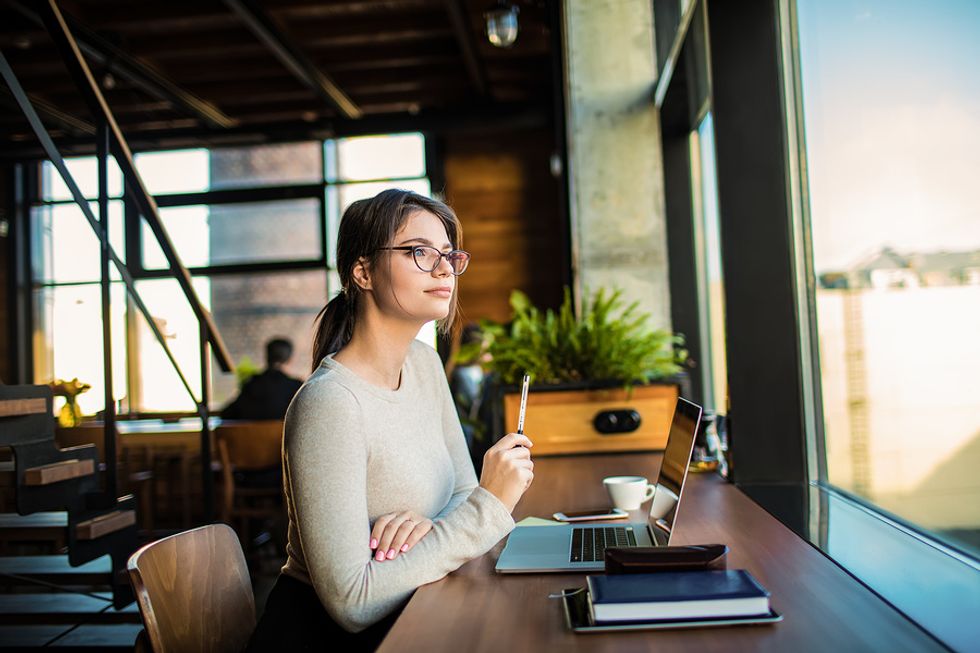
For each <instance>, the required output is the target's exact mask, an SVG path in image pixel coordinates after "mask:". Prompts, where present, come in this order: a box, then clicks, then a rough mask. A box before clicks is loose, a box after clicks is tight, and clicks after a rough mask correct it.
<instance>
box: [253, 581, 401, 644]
mask: <svg viewBox="0 0 980 653" xmlns="http://www.w3.org/2000/svg"><path fill="white" fill-rule="evenodd" d="M399 614H401V610H398V611H397V612H395V613H393V614H391V615H389V616H387V617H385V618H384V619H383V620H382V621H379V622H378V623H376V624H374V625H373V626H370V627H369V628H367V629H365V630H362V631H361V632H359V633H349V632H347V631H346V630H344V629H343V628H341V627H340V625H339V624H338V623H337V622H336V621H334V620H333V619H332V618H331V617H330V615H329V614H327V611H326V610H325V609H324V608H323V604H321V603H320V598H319V597H318V596H317V595H316V590H314V589H313V587H312V586H310V585H307V584H306V583H304V582H303V581H300V580H296V579H295V578H292V577H290V576H287V575H285V574H279V578H278V579H276V584H275V586H274V587H273V588H272V592H271V593H270V594H269V600H268V601H266V604H265V611H264V612H263V613H262V617H261V618H260V619H259V623H258V625H257V626H256V627H255V632H254V633H252V638H251V639H250V640H249V642H248V648H247V649H246V650H247V651H248V653H257V652H263V651H274V652H275V653H282V652H284V651H326V650H328V649H329V650H341V651H365V652H368V651H374V650H375V649H376V648H378V646H379V645H380V644H381V640H383V639H384V637H385V635H387V634H388V631H389V630H390V629H391V626H392V625H393V624H394V623H395V620H396V619H398V615H399Z"/></svg>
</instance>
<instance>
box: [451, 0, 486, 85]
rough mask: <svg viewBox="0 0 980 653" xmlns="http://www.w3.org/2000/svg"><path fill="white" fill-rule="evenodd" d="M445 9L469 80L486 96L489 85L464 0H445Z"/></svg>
mask: <svg viewBox="0 0 980 653" xmlns="http://www.w3.org/2000/svg"><path fill="white" fill-rule="evenodd" d="M445 1H446V11H448V12H449V22H450V23H452V26H453V35H454V36H455V37H456V43H458V44H459V49H460V50H461V51H462V53H463V62H464V63H465V64H466V72H467V73H469V76H470V81H471V82H473V86H474V87H475V88H476V90H477V92H478V93H479V94H480V95H482V96H484V97H485V96H486V95H488V94H489V90H490V85H489V84H488V82H487V73H486V70H485V69H484V68H483V63H482V62H481V61H480V57H479V55H478V50H477V45H476V39H475V38H474V37H473V30H472V29H470V22H469V14H468V13H467V10H466V2H465V0H445Z"/></svg>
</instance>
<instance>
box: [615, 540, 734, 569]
mask: <svg viewBox="0 0 980 653" xmlns="http://www.w3.org/2000/svg"><path fill="white" fill-rule="evenodd" d="M727 558H728V546H726V545H724V544H697V545H688V546H643V547H631V548H615V547H613V548H609V549H606V573H607V574H647V573H652V572H657V571H701V570H705V569H725V568H726V567H727V566H728V562H727Z"/></svg>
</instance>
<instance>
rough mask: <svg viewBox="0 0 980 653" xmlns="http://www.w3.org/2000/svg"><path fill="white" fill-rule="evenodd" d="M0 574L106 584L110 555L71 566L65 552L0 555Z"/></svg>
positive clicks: (55, 580)
mask: <svg viewBox="0 0 980 653" xmlns="http://www.w3.org/2000/svg"><path fill="white" fill-rule="evenodd" d="M0 574H13V575H16V576H21V577H24V578H30V579H32V580H42V581H46V582H48V583H62V584H68V585H108V584H109V582H110V581H111V579H112V558H110V557H109V556H107V555H106V556H102V557H101V558H96V559H95V560H92V561H91V562H86V563H85V564H83V565H79V566H77V567H72V566H71V564H70V563H69V562H68V556H64V555H52V556H2V557H0Z"/></svg>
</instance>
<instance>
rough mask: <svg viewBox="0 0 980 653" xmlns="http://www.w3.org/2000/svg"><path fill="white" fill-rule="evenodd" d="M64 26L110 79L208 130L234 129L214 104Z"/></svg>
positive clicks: (25, 11)
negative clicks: (165, 104) (108, 72)
mask: <svg viewBox="0 0 980 653" xmlns="http://www.w3.org/2000/svg"><path fill="white" fill-rule="evenodd" d="M7 4H8V6H10V7H11V8H13V9H15V10H16V11H17V12H18V13H20V14H21V15H23V16H25V17H27V18H28V19H30V20H31V21H33V22H35V23H37V24H38V25H42V26H43V25H44V23H43V21H42V20H41V16H40V15H38V14H37V13H36V12H35V11H33V10H32V9H31V8H29V7H28V6H25V5H24V4H22V3H20V2H17V1H16V0H10V1H9V2H8V3H7ZM65 22H66V23H67V24H68V27H69V28H70V29H71V32H72V34H73V35H74V36H75V41H76V42H77V43H78V47H79V49H80V50H81V51H82V52H84V53H85V54H86V55H87V56H88V57H89V58H91V59H92V60H93V61H95V62H96V63H98V64H99V65H102V66H106V67H107V68H109V69H110V70H111V71H112V74H113V75H118V76H119V77H122V78H123V79H125V80H127V81H129V82H130V83H131V84H133V85H135V86H137V87H139V88H141V89H142V90H144V91H146V92H147V93H149V94H150V95H152V96H153V97H156V98H158V99H160V100H166V101H168V102H170V103H172V104H173V105H174V106H175V107H177V108H179V109H182V110H183V111H185V112H187V113H189V114H190V115H192V116H194V117H196V118H198V119H199V120H201V121H203V122H204V123H205V124H206V125H208V126H210V127H218V128H221V129H227V128H229V127H234V126H235V124H236V123H235V120H234V119H232V118H230V117H229V116H227V115H225V114H224V113H223V112H222V111H221V110H220V109H219V108H218V107H216V106H215V105H214V104H212V103H210V102H208V101H207V100H204V99H202V98H200V97H198V96H197V95H194V94H193V93H190V92H188V91H187V90H185V89H183V88H181V87H180V86H178V85H177V84H175V83H174V82H173V81H172V80H170V79H169V78H168V77H166V76H165V75H163V74H161V73H160V72H159V71H157V70H155V69H153V68H152V67H150V66H148V65H147V64H146V63H145V62H143V61H141V60H139V59H137V58H136V57H133V56H132V55H130V54H129V53H128V52H125V51H124V50H122V49H121V48H119V47H117V46H116V45H115V44H113V43H110V42H109V41H108V40H106V39H105V38H103V37H102V36H99V35H98V34H96V33H95V32H93V31H92V30H91V29H89V28H88V27H86V26H85V25H82V24H81V23H79V22H78V21H77V20H75V19H74V18H72V17H70V16H67V15H65Z"/></svg>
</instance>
